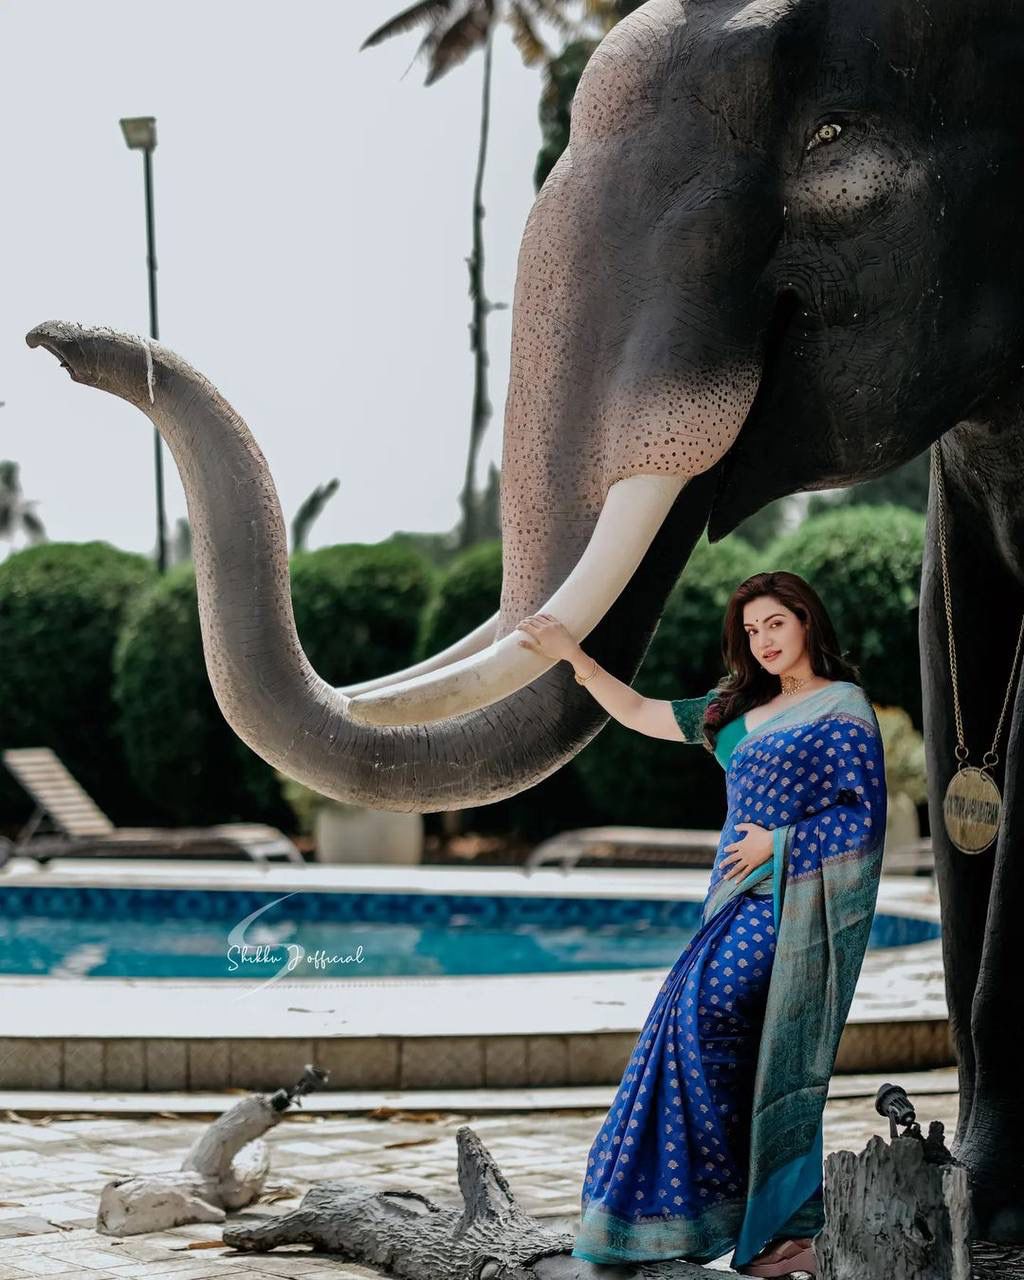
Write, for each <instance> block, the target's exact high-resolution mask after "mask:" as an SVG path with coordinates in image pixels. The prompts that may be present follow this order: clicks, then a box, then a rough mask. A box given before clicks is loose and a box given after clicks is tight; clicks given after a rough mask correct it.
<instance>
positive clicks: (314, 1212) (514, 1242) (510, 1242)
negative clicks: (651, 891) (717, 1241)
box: [224, 1125, 864, 1280]
mask: <svg viewBox="0 0 1024 1280" xmlns="http://www.w3.org/2000/svg"><path fill="white" fill-rule="evenodd" d="M456 1140H457V1143H458V1180H459V1191H460V1192H461V1193H462V1208H461V1209H460V1208H458V1207H451V1208H449V1207H445V1206H442V1205H438V1204H435V1203H434V1202H433V1201H432V1200H429V1199H428V1198H427V1197H426V1196H423V1195H421V1194H420V1193H419V1192H416V1191H377V1192H368V1191H364V1190H360V1189H359V1188H357V1187H354V1186H351V1185H349V1184H347V1183H345V1182H340V1181H335V1182H323V1183H320V1184H319V1185H317V1186H315V1187H313V1188H312V1189H311V1190H310V1191H308V1192H307V1193H306V1195H305V1196H304V1197H303V1200H302V1203H301V1204H300V1206H299V1208H298V1209H296V1210H295V1211H294V1212H293V1213H287V1214H282V1215H280V1216H275V1217H268V1218H267V1219H266V1220H264V1221H262V1222H238V1223H232V1224H231V1225H230V1226H227V1227H225V1228H224V1243H225V1244H226V1245H230V1246H231V1247H233V1248H235V1249H240V1250H243V1251H245V1252H252V1253H256V1252H265V1251H267V1250H269V1249H275V1248H277V1247H278V1246H279V1245H291V1244H310V1245H313V1247H314V1248H315V1249H317V1250H322V1251H323V1252H325V1253H336V1254H342V1255H344V1257H345V1258H346V1260H347V1261H349V1262H358V1263H361V1264H362V1265H364V1266H370V1267H376V1268H378V1269H379V1270H380V1271H382V1272H384V1273H385V1274H386V1275H390V1276H398V1277H402V1278H403V1280H594V1278H595V1277H601V1278H602V1280H632V1278H633V1277H635V1278H636V1280H646V1278H650V1280H710V1277H711V1276H714V1277H715V1278H716V1280H718V1278H719V1277H721V1278H723V1280H727V1277H729V1276H735V1275H736V1272H734V1271H708V1270H707V1269H706V1268H704V1267H700V1266H697V1265H696V1264H695V1263H692V1262H682V1261H679V1260H672V1261H669V1262H637V1263H629V1264H623V1265H621V1266H619V1265H615V1266H604V1265H602V1266H595V1265H594V1264H593V1263H589V1262H586V1261H585V1260H583V1259H581V1258H573V1257H571V1256H570V1254H571V1250H572V1247H573V1244H574V1239H575V1238H574V1236H573V1235H571V1234H569V1233H567V1232H562V1231H552V1230H551V1229H550V1228H548V1227H545V1226H544V1225H543V1223H541V1222H540V1221H538V1220H537V1219H536V1218H532V1217H530V1215H529V1214H528V1213H526V1212H525V1211H524V1210H523V1209H522V1208H520V1206H519V1205H518V1204H517V1203H516V1200H515V1198H514V1196H513V1195H512V1192H511V1190H510V1189H509V1185H508V1182H507V1181H506V1180H505V1177H504V1176H503V1174H502V1173H501V1170H500V1169H499V1168H498V1166H497V1165H496V1164H495V1162H494V1159H493V1158H492V1156H491V1154H490V1152H489V1151H488V1150H487V1149H486V1147H484V1145H483V1143H482V1142H481V1141H480V1139H479V1138H478V1137H477V1135H476V1134H475V1133H474V1132H473V1130H472V1129H471V1128H470V1127H469V1125H462V1126H461V1127H460V1128H459V1129H458V1131H457V1133H456ZM860 1280H864V1278H863V1277H861V1278H860Z"/></svg>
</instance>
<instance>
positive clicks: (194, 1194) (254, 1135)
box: [96, 1066, 327, 1236]
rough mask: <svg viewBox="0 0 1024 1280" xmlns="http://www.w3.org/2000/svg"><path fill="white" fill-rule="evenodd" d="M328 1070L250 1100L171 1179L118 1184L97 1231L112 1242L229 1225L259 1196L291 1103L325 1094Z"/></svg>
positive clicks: (108, 1192) (106, 1192)
mask: <svg viewBox="0 0 1024 1280" xmlns="http://www.w3.org/2000/svg"><path fill="white" fill-rule="evenodd" d="M326 1080H327V1075H326V1073H325V1072H322V1071H317V1069H316V1068H315V1067H311V1066H307V1067H306V1070H305V1073H304V1075H303V1077H302V1079H301V1080H300V1081H299V1082H298V1084H296V1085H293V1086H292V1087H291V1088H290V1089H278V1090H277V1092H276V1093H273V1094H270V1095H266V1094H254V1095H252V1096H251V1097H248V1098H243V1099H242V1100H241V1101H240V1102H238V1103H236V1104H235V1106H233V1107H232V1108H231V1109H230V1111H226V1112H225V1113H224V1114H223V1115H222V1116H220V1117H219V1118H218V1119H217V1120H215V1121H214V1122H213V1124H211V1125H210V1127H209V1128H208V1129H206V1130H205V1131H204V1132H203V1133H201V1134H200V1135H199V1137H198V1138H197V1139H196V1141H195V1143H193V1145H192V1147H191V1148H190V1150H189V1152H188V1154H187V1155H186V1156H185V1158H184V1160H182V1162H181V1167H180V1168H179V1169H177V1170H175V1171H173V1172H170V1173H149V1174H142V1175H140V1176H139V1177H135V1178H117V1179H115V1180H114V1181H113V1182H108V1183H107V1185H106V1186H105V1187H104V1188H103V1190H102V1192H101V1193H100V1204H99V1210H98V1212H97V1214H96V1230H97V1231H100V1232H102V1233H103V1234H104V1235H110V1236H134V1235H141V1234H143V1233H144V1232H147V1231H167V1230H169V1229H170V1228H171V1227H180V1226H184V1225H185V1224H186V1223H189V1222H223V1221H224V1218H225V1215H226V1211H233V1210H236V1209H242V1208H244V1207H245V1206H246V1205H247V1204H252V1202H253V1201H254V1200H255V1199H256V1198H257V1197H258V1196H259V1194H260V1192H261V1191H262V1190H263V1185H264V1183H265V1181H266V1177H267V1174H268V1173H269V1171H270V1153H269V1151H268V1150H267V1145H266V1143H265V1142H263V1141H261V1139H262V1137H263V1135H264V1134H265V1133H266V1132H267V1131H268V1130H269V1129H272V1128H273V1127H274V1125H276V1124H277V1123H278V1122H279V1121H280V1119H281V1118H282V1116H283V1115H284V1113H285V1112H286V1110H287V1109H288V1107H289V1106H290V1105H291V1104H292V1102H295V1101H297V1100H298V1099H299V1098H301V1097H302V1096H303V1095H304V1094H306V1093H309V1092H311V1091H312V1090H313V1089H317V1088H320V1087H321V1085H323V1084H324V1083H325V1082H326Z"/></svg>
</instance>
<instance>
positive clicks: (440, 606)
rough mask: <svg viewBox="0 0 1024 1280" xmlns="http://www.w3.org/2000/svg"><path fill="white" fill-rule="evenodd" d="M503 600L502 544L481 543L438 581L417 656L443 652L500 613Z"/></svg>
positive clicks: (427, 609)
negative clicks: (498, 610)
mask: <svg viewBox="0 0 1024 1280" xmlns="http://www.w3.org/2000/svg"><path fill="white" fill-rule="evenodd" d="M500 602H501V543H500V542H499V541H498V540H497V539H495V540H493V541H490V542H480V543H478V544H477V545H476V546H474V547H470V548H469V549H468V550H466V551H463V552H462V553H461V554H460V555H458V556H456V557H455V559H454V560H453V561H452V562H451V564H450V565H449V567H448V568H447V569H446V570H445V572H444V573H443V574H441V576H440V577H439V578H438V580H437V590H436V591H435V593H434V596H433V598H432V599H431V601H430V603H429V604H428V605H427V607H426V609H425V610H424V613H423V625H422V628H421V632H420V639H419V646H418V648H417V655H418V657H419V658H420V659H423V658H428V657H430V655H431V654H433V653H440V651H441V650H442V649H447V648H448V646H449V645H450V644H454V643H455V641H456V640H458V639H459V638H460V637H461V636H464V635H466V634H467V633H468V632H470V631H472V630H473V629H474V628H475V627H478V626H479V625H480V623H481V622H484V621H486V619H487V618H489V617H490V616H491V614H492V613H496V612H497V609H498V605H499V603H500Z"/></svg>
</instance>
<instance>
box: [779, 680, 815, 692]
mask: <svg viewBox="0 0 1024 1280" xmlns="http://www.w3.org/2000/svg"><path fill="white" fill-rule="evenodd" d="M812 679H813V676H804V677H803V678H802V679H799V680H798V679H797V677H796V676H779V681H780V682H781V684H782V692H783V694H785V695H787V696H788V695H789V694H791V693H797V692H798V691H799V690H800V689H802V688H803V687H804V685H805V684H809V683H810V681H811V680H812Z"/></svg>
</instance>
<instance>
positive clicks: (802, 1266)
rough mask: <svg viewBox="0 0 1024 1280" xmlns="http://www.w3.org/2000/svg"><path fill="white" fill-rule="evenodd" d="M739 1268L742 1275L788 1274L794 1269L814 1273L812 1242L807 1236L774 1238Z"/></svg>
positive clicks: (815, 1265)
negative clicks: (793, 1238)
mask: <svg viewBox="0 0 1024 1280" xmlns="http://www.w3.org/2000/svg"><path fill="white" fill-rule="evenodd" d="M739 1270H740V1275H744V1276H769V1277H771V1276H788V1275H791V1274H792V1273H793V1272H794V1271H806V1272H808V1273H809V1274H810V1275H816V1274H817V1263H816V1262H815V1258H814V1243H813V1241H812V1240H810V1239H808V1238H807V1237H801V1238H800V1239H797V1240H775V1241H773V1242H772V1243H771V1244H770V1245H769V1246H768V1247H767V1248H766V1249H762V1250H761V1252H760V1253H759V1254H758V1255H757V1257H755V1258H753V1259H752V1260H751V1261H750V1262H748V1263H747V1265H746V1266H744V1267H740V1269H739Z"/></svg>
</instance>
